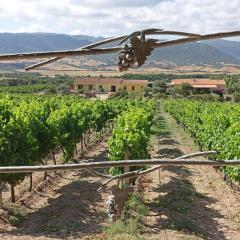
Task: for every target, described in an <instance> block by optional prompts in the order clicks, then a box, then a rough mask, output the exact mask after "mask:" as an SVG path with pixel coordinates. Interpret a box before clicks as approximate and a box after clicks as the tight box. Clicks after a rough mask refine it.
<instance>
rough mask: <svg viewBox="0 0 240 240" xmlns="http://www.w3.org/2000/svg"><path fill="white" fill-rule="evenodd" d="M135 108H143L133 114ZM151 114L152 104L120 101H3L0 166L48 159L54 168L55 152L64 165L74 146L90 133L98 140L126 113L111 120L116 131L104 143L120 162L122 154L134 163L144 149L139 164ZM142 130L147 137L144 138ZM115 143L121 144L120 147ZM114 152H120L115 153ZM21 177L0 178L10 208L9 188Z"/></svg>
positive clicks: (14, 97)
mask: <svg viewBox="0 0 240 240" xmlns="http://www.w3.org/2000/svg"><path fill="white" fill-rule="evenodd" d="M139 105H143V106H144V108H143V109H142V108H139V107H138V106H139ZM153 108H154V103H153V102H151V101H150V102H145V103H144V102H141V101H140V102H138V103H137V102H135V101H128V102H126V101H124V102H123V101H121V100H118V101H114V100H113V101H89V100H84V99H81V98H75V97H70V96H69V97H38V96H26V97H24V96H18V95H11V97H10V96H8V95H6V96H3V97H2V98H1V100H0V116H1V118H0V122H1V132H0V134H1V137H0V139H1V143H0V145H1V148H0V149H1V150H0V151H1V166H21V165H23V166H24V165H36V164H39V163H42V164H44V158H46V156H47V155H48V154H49V153H51V154H52V158H53V162H54V163H55V164H56V161H55V150H56V149H57V148H61V149H62V152H63V160H64V162H65V163H66V162H69V161H71V160H72V159H73V157H74V153H76V154H77V144H78V143H79V142H80V143H81V145H82V148H83V145H86V144H87V143H86V142H87V141H88V139H89V134H90V133H92V132H94V133H95V134H96V135H99V136H101V135H102V134H103V132H104V130H105V128H110V129H111V128H112V123H113V120H114V118H116V117H117V116H118V115H119V114H121V113H122V112H124V111H126V110H129V111H128V112H126V113H125V114H122V115H121V116H120V117H119V118H118V119H117V128H116V129H114V131H113V132H114V133H113V136H112V138H111V139H110V159H112V160H120V159H123V155H124V154H123V152H127V151H129V152H130V155H129V157H131V158H132V159H133V158H134V157H136V153H137V148H138V147H139V146H140V145H141V144H145V145H144V146H145V147H144V148H143V152H142V153H140V154H138V155H137V156H138V157H139V158H140V159H143V158H145V157H146V154H147V147H148V145H147V142H148V140H149V136H150V135H149V130H150V119H149V117H150V115H151V113H150V111H151V110H152V109H153ZM133 115H134V116H135V117H134V118H132V116H133ZM137 119H138V121H137ZM127 128H129V129H127ZM147 129H148V137H146V136H145V130H147ZM124 132H125V133H124ZM121 134H125V135H126V136H122V135H121ZM119 141H124V142H122V143H121V144H120V142H119ZM114 144H115V147H114ZM128 146H130V149H128ZM116 147H118V148H119V147H122V149H120V150H117V149H116ZM131 154H132V155H131ZM26 175H27V174H1V175H0V180H1V184H2V185H5V183H8V184H10V186H11V193H12V202H14V201H15V194H14V187H15V186H16V184H18V183H19V182H21V181H23V179H24V178H25V177H26Z"/></svg>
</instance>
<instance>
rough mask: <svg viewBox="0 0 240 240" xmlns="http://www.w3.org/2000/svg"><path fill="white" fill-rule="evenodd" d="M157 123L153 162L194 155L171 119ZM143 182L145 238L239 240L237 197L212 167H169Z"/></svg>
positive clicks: (165, 116)
mask: <svg viewBox="0 0 240 240" xmlns="http://www.w3.org/2000/svg"><path fill="white" fill-rule="evenodd" d="M161 121H162V122H161V124H162V127H163V128H165V134H164V136H163V137H162V138H160V139H157V141H159V147H158V146H157V145H155V150H154V154H155V156H152V157H162V158H172V159H173V158H175V157H178V156H180V155H183V154H186V153H191V152H194V151H196V150H197V149H196V147H195V146H194V143H193V141H192V140H191V138H190V137H189V136H187V134H186V133H185V132H184V131H183V130H182V129H181V128H179V127H178V126H177V124H176V122H175V121H174V120H173V119H172V117H170V116H169V115H168V114H166V113H163V116H162V120H161ZM159 176H160V178H159ZM148 178H149V179H150V181H151V184H150V185H149V186H148V187H147V192H146V196H147V202H148V206H149V208H150V214H149V216H147V217H146V224H147V225H148V226H149V232H148V233H146V234H145V235H144V239H151V240H153V239H156V240H157V239H166V240H167V239H169V240H170V239H171V240H172V239H216V240H220V239H232V240H239V239H240V196H239V194H238V193H234V192H233V191H232V190H231V189H230V187H228V186H227V185H226V184H225V182H224V181H223V180H222V179H221V178H220V176H219V174H218V173H217V172H215V170H214V169H213V168H212V167H191V166H189V167H174V166H171V167H170V166H169V167H164V168H163V169H162V170H161V171H160V175H159V173H158V172H153V173H152V174H151V175H149V176H148Z"/></svg>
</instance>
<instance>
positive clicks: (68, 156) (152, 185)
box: [0, 93, 240, 239]
mask: <svg viewBox="0 0 240 240" xmlns="http://www.w3.org/2000/svg"><path fill="white" fill-rule="evenodd" d="M159 106H161V108H159ZM160 109H163V111H161V110H160ZM165 111H167V112H168V113H170V114H171V115H172V116H173V117H174V118H175V119H176V122H177V123H178V124H179V125H180V126H181V128H183V129H185V130H186V132H188V133H190V135H191V137H192V139H194V141H195V143H196V144H197V145H198V146H199V148H200V150H202V151H207V150H215V151H217V155H212V156H211V159H212V160H218V159H223V160H224V159H230V160H231V159H232V160H233V159H239V157H240V154H239V132H240V125H239V118H240V108H239V105H237V104H228V103H212V102H208V103H204V102H200V101H189V100H164V101H163V102H161V103H160V104H159V103H157V102H156V101H155V100H149V99H144V100H139V99H138V100H134V99H121V98H120V99H111V100H103V101H100V100H88V99H85V98H82V97H77V96H38V95H29V94H21V95H20V94H4V93H2V94H1V98H0V124H1V131H0V134H1V135H0V154H1V155H0V156H1V157H0V162H1V166H39V165H42V166H46V167H47V166H48V165H49V164H50V165H53V166H54V165H56V164H64V165H63V166H69V165H72V164H73V163H74V164H76V165H77V164H79V163H80V164H85V165H87V164H95V161H98V162H101V161H104V160H110V161H112V162H111V163H116V161H119V160H135V161H138V162H139V161H140V160H146V161H148V162H149V161H150V159H154V158H160V159H161V158H162V159H170V161H172V162H174V160H175V162H177V160H178V162H180V164H181V161H182V160H183V159H184V157H182V156H183V155H185V154H187V153H192V152H193V151H195V152H196V150H193V149H189V146H186V145H188V144H189V142H188V143H187V144H185V146H184V147H183V146H180V143H181V144H183V140H181V137H179V136H178V135H176V136H175V135H174V134H176V133H175V131H179V130H177V123H176V122H175V123H174V120H173V118H171V117H170V115H169V114H168V113H166V112H165ZM168 115H169V116H168ZM174 124H175V125H176V126H174ZM177 134H179V133H177ZM91 139H95V140H96V143H94V142H92V141H91ZM94 144H96V145H94ZM91 145H93V146H92V147H93V148H92V147H91ZM102 148H104V153H105V154H106V156H104V155H102V151H103V149H102ZM84 149H85V152H84ZM84 154H85V155H84ZM88 155H90V156H91V157H90V158H89V157H88ZM190 155H192V154H190ZM196 156H197V155H196ZM95 158H96V159H95ZM92 159H95V160H93V162H91V161H92ZM136 159H138V160H136ZM118 163H119V162H118ZM57 166H59V165H57ZM92 166H93V165H92ZM103 169H104V170H103V171H100V170H101V169H100V168H99V169H97V170H94V168H89V169H88V173H89V175H87V174H86V175H85V174H83V173H82V170H76V169H75V170H74V171H73V173H70V171H65V172H64V173H63V174H61V175H58V174H57V173H56V172H55V173H54V172H53V174H52V175H47V172H46V171H45V177H44V179H42V178H41V179H42V180H40V177H39V176H38V175H34V174H35V173H34V174H33V177H35V178H37V180H35V182H34V183H33V177H32V173H7V174H6V173H5V174H0V181H1V189H0V190H1V195H3V200H4V201H3V202H2V207H3V210H6V209H7V212H8V215H9V216H10V219H11V218H13V219H14V222H17V223H18V222H20V220H18V219H21V217H16V215H17V216H18V215H19V213H18V212H17V214H15V215H14V214H13V213H14V211H16V210H12V209H13V208H14V207H12V206H17V205H18V204H19V202H21V204H20V209H22V208H23V205H22V202H24V204H27V205H28V206H30V209H34V208H36V210H30V212H31V214H33V215H34V216H35V217H36V218H34V217H33V218H32V217H31V214H29V215H27V217H25V216H24V217H22V218H23V219H25V221H23V224H20V228H21V229H25V228H26V226H28V225H31V227H30V229H29V231H32V233H31V234H32V235H33V236H35V235H34V234H35V232H38V233H39V230H38V228H39V226H41V229H44V230H42V231H40V232H41V234H43V235H44V236H45V235H46V236H48V235H51V234H52V235H51V238H52V237H53V239H58V234H60V233H59V232H61V229H65V228H66V229H67V230H66V231H67V233H65V232H64V233H63V235H62V237H63V238H64V237H66V236H71V234H73V233H74V234H79V235H77V236H78V237H80V236H81V237H82V235H81V234H83V236H85V235H84V231H86V232H87V231H88V230H87V229H88V228H89V227H90V228H91V226H90V225H91V224H93V226H94V228H95V229H98V230H96V231H95V230H94V233H97V234H100V235H97V237H96V238H94V237H93V238H91V237H90V238H88V236H87V237H86V239H141V238H138V237H139V236H140V235H139V234H140V233H141V232H144V236H145V237H146V239H148V236H150V235H151V234H153V235H154V234H156V233H154V231H152V230H146V229H145V228H143V225H148V224H150V225H148V227H149V226H151V224H152V225H154V224H155V223H153V221H159V224H160V226H158V228H159V229H160V231H162V230H161V228H163V229H164V228H166V229H167V231H169V229H170V230H171V231H175V232H174V234H173V235H171V234H172V233H171V231H170V232H168V236H169V239H181V238H182V239H184V237H186V236H191V235H192V234H193V235H196V236H197V237H200V238H199V239H207V238H206V236H210V238H209V239H223V238H222V237H223V235H222V234H221V233H216V232H217V231H218V228H217V226H216V224H215V221H210V222H206V224H205V222H204V221H203V219H205V218H206V217H208V214H209V208H207V207H201V206H199V205H198V204H199V203H200V202H201V201H203V199H205V200H204V201H207V200H206V199H207V198H205V195H204V194H205V193H204V191H207V192H208V194H212V195H213V197H215V198H217V199H220V198H221V197H220V196H221V194H222V193H221V191H220V190H221V180H220V178H219V176H218V175H216V172H215V171H214V169H213V168H212V167H207V171H206V167H205V168H204V167H203V169H201V167H200V168H198V170H196V168H195V167H191V166H190V167H185V166H184V167H183V166H174V164H173V166H165V167H164V166H160V167H159V166H155V167H150V166H149V165H147V164H146V165H145V164H143V165H140V164H137V166H133V165H131V166H129V167H125V166H113V167H105V168H103ZM153 170H154V171H155V172H153ZM156 170H158V172H157V171H156ZM221 170H222V171H223V172H224V174H228V175H229V176H230V177H231V178H233V179H234V180H237V181H239V178H240V170H239V168H237V167H230V166H228V167H222V168H221ZM129 171H130V172H132V175H131V173H130V174H129V173H127V172H129ZM196 171H198V173H197V174H196ZM76 173H77V174H76ZM133 173H135V175H134V174H133ZM140 173H144V176H142V177H140V175H138V174H140ZM145 173H147V174H145ZM124 174H125V175H124ZM126 174H129V175H128V176H129V178H127V179H125V177H123V176H127V175H126ZM196 175H197V176H196ZM198 175H199V176H198ZM206 175H207V176H206ZM59 176H60V177H59ZM79 176H81V178H80V177H79ZM130 176H131V177H130ZM132 176H133V177H132ZM192 176H194V178H196V179H197V180H196V179H195V180H196V182H200V184H199V185H196V182H195V180H194V179H192ZM27 177H30V178H29V179H30V185H31V189H29V190H30V191H31V193H29V195H28V196H27V197H26V198H23V197H22V195H21V198H18V197H16V196H17V195H16V193H15V189H16V188H17V189H19V188H20V187H21V184H26V179H28V178H27ZM120 177H121V178H120ZM210 178H211V179H214V181H213V180H212V181H211V184H213V185H214V190H213V189H209V185H208V182H207V181H208V179H210ZM47 179H48V180H47ZM99 179H101V181H100V180H99ZM104 179H105V180H106V181H105V182H104V181H103V180H104ZM206 179H207V180H206ZM113 180H117V181H113ZM36 181H39V183H36ZM44 181H47V183H48V182H51V185H50V186H49V185H48V184H46V183H45V184H46V186H47V187H46V186H45V185H44ZM62 182H64V184H66V185H64V187H62V185H61V184H62ZM59 183H61V184H59ZM27 184H29V182H27ZM34 184H36V188H34V187H32V185H34ZM39 184H40V186H41V187H38V185H39ZM42 184H43V186H45V187H42ZM107 185H108V187H106V186H107ZM68 186H72V187H71V188H70V189H71V190H69V189H68V190H67V191H66V193H64V191H65V190H64V188H65V187H66V188H68ZM116 186H117V189H118V190H117V191H120V192H121V193H124V194H125V193H126V192H127V191H128V190H129V186H131V189H133V191H134V192H133V193H131V194H130V195H127V196H128V198H127V200H124V201H125V202H126V204H125V207H123V208H122V210H121V211H122V212H120V213H122V215H121V219H120V218H119V216H120V215H119V212H118V210H116V209H115V208H114V207H116V204H115V201H117V199H115V198H114V197H113V195H111V194H110V197H111V198H109V191H110V189H115V187H116ZM8 187H9V188H8ZM32 188H33V189H34V190H33V191H32ZM39 188H40V189H41V190H40V193H39V192H38V189H39ZM48 188H50V190H49V189H48ZM6 189H9V190H10V191H9V192H10V200H11V202H12V203H14V202H16V203H15V204H13V205H10V206H11V207H8V202H7V201H6V195H7V193H6ZM54 189H56V192H55V191H54ZM62 191H63V192H62ZM111 191H115V190H111ZM111 191H110V192H111ZM225 191H226V193H227V194H228V195H229V196H230V200H229V203H226V202H222V204H225V206H227V207H226V208H225V209H226V210H227V209H230V210H231V215H230V216H229V218H231V222H229V223H228V224H229V225H234V224H235V220H232V219H234V218H235V215H234V217H233V213H232V212H236V213H237V211H235V210H234V211H233V209H235V208H236V209H238V198H235V195H233V194H232V192H231V189H225ZM45 192H46V193H51V195H49V196H48V197H47V199H45V200H44V203H41V204H40V203H39V205H38V204H37V202H38V198H39V199H40V198H46V197H45V195H47V194H46V193H45ZM59 192H60V199H58V197H56V196H59ZM17 193H18V191H17ZM43 193H44V194H43ZM112 194H113V192H112ZM35 195H36V196H35ZM43 195H44V196H43ZM99 196H101V198H100V197H99ZM116 196H117V195H116ZM129 196H130V197H129ZM62 197H63V198H64V199H65V200H64V201H63V200H62ZM125 197H126V196H125ZM55 198H56V199H55ZM19 199H20V200H19ZM53 199H55V200H54V201H53ZM106 200H107V204H108V205H107V206H108V210H109V211H108V216H107V215H104V217H103V216H102V215H101V211H102V209H103V208H104V209H105V208H106V206H105V205H104V206H103V204H105V202H106ZM48 201H50V202H51V204H47V205H46V202H47V203H48ZM221 201H225V199H223V200H221ZM114 204H115V205H114ZM209 204H210V202H209ZM36 205H37V207H36ZM86 205H89V206H91V210H90V208H89V209H87V210H86V209H85V206H86ZM190 205H191V206H190ZM206 205H207V203H206ZM24 206H25V205H24ZM76 206H77V208H76ZM117 206H118V205H117ZM17 208H18V207H17ZM41 208H43V210H42V209H41ZM120 208H121V207H120V205H119V209H120ZM9 209H10V210H9ZM24 209H26V208H25V207H24ZM49 209H50V210H49ZM56 209H57V212H58V213H54V214H53V217H49V214H50V215H51V214H52V212H54V211H56ZM92 209H94V210H92ZM40 210H41V211H43V212H44V214H46V215H47V216H48V218H47V219H46V218H45V217H43V218H41V216H42V213H41V214H40V215H39V213H38V211H40ZM230 210H229V211H230ZM28 211H29V210H28ZM105 211H106V209H105ZM149 211H150V213H149ZM198 211H200V212H202V214H203V215H204V216H201V214H200V216H199V219H200V218H201V220H199V221H200V222H197V221H198V219H196V220H195V216H197V215H198V214H199V212H198ZM70 213H71V214H70ZM148 213H149V215H148ZM76 214H79V215H76ZM85 214H89V216H86V215H85ZM221 214H222V216H223V217H224V219H228V215H227V214H229V213H228V212H226V213H225V212H222V213H221ZM56 215H57V216H58V217H56ZM3 216H5V218H4V217H2V218H3V219H5V221H6V222H7V221H8V220H6V219H8V217H6V213H5V215H4V214H3ZM90 216H91V220H89V223H88V224H87V223H86V218H88V219H90ZM116 216H118V218H119V219H118V220H117V221H116V222H115V219H116V218H115V217H116ZM28 217H29V219H28ZM108 217H110V219H112V220H113V223H112V224H109V223H107V226H108V227H107V228H106V230H102V229H101V230H99V228H100V225H101V224H102V222H103V223H104V224H106V223H105V222H106V221H107V219H108ZM52 218H53V219H54V221H56V222H52ZM65 218H66V221H65ZM122 218H123V219H122ZM56 219H59V220H56ZM76 219H78V221H80V222H81V224H80V223H79V222H77V220H76ZM98 219H101V220H98ZM146 219H147V222H148V224H147V223H146ZM183 219H187V221H188V222H184V221H185V220H184V221H183ZM219 219H220V220H222V219H223V218H220V217H219ZM0 221H1V218H0ZM11 221H12V220H11ZM91 221H92V222H93V223H92V222H91ZM98 221H99V222H98ZM229 221H230V220H229ZM58 222H59V223H58ZM72 222H73V223H72ZM100 222H101V223H100ZM5 224H6V223H5ZM18 224H19V223H18ZM49 224H50V225H49ZM72 224H73V225H72ZM89 224H90V225H89ZM199 224H200V225H201V227H199ZM85 225H86V226H85ZM16 226H18V225H17V224H16ZM84 226H85V228H84ZM234 226H235V225H234ZM105 227H106V226H105ZM82 228H84V229H82ZM201 228H203V229H205V230H201ZM231 228H232V229H233V228H234V227H233V226H231ZM21 231H23V230H21ZM24 231H25V230H24ZM64 231H65V230H64ZM148 231H149V232H150V233H149V232H148ZM164 231H165V230H164ZM233 231H235V229H234V230H233ZM102 232H104V233H102ZM105 232H107V234H108V235H107V237H106V236H105ZM236 232H237V231H236ZM183 233H184V234H185V235H184V234H183ZM64 234H67V235H64ZM68 234H69V235H68ZM102 234H103V235H102ZM116 234H117V235H116ZM119 234H120V238H118V237H116V238H115V235H116V236H118V235H119ZM121 234H122V235H121ZM124 234H127V235H126V238H124V236H125V235H124ZM161 234H163V233H161ZM161 234H160V235H159V236H158V235H157V236H156V239H159V238H160V239H161V238H162V237H164V236H165V235H164V234H165V233H164V234H163V235H161ZM214 234H217V235H216V236H217V237H216V238H211V237H212V236H215V235H214ZM130 236H131V237H130ZM136 236H137V237H136ZM237 236H239V235H237ZM24 237H25V235H23V238H20V239H24ZM81 237H80V239H81ZM98 237H99V238H98ZM135 237H136V238H135ZM237 238H238V237H237ZM237 238H232V239H237ZM3 239H11V237H10V235H6V238H3ZM29 239H32V238H29ZM46 239H48V238H46ZM83 239H85V238H83ZM143 239H145V238H143ZM149 239H152V238H151V237H149ZM154 239H155V238H154ZM163 239H164V238H163ZM189 239H191V238H189ZM192 239H195V238H192ZM229 239H231V238H229Z"/></svg>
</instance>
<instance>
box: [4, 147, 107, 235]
mask: <svg viewBox="0 0 240 240" xmlns="http://www.w3.org/2000/svg"><path fill="white" fill-rule="evenodd" d="M106 156H107V151H106V149H105V150H101V151H98V152H97V153H96V154H95V155H94V154H93V156H91V157H86V158H85V159H86V160H88V161H90V162H91V161H100V159H101V160H102V161H103V160H106ZM90 176H91V175H90V173H88V172H85V171H81V172H76V174H75V175H74V178H73V179H74V180H72V179H69V178H63V179H65V180H66V181H68V182H70V183H69V184H67V185H65V186H63V187H61V188H60V189H58V190H56V194H59V193H60V196H59V197H57V198H54V196H52V198H49V196H48V195H47V193H45V192H44V191H43V192H37V194H38V196H39V199H41V198H42V197H43V198H45V199H48V205H47V206H45V207H43V208H41V209H39V210H38V211H36V212H34V213H29V214H27V216H26V219H25V220H23V221H22V222H21V223H20V224H18V225H17V229H16V230H14V231H11V232H7V234H8V235H9V236H10V235H12V236H14V237H16V236H19V237H20V236H26V235H28V237H29V236H30V237H32V238H33V239H34V237H50V238H51V237H52V238H58V239H65V238H67V237H69V236H74V237H76V238H81V236H83V235H92V234H98V233H101V232H102V226H101V223H104V222H105V221H106V219H107V214H106V212H105V209H104V208H103V209H99V207H98V208H97V203H98V204H99V203H101V202H103V205H104V201H105V199H104V200H103V199H102V196H101V194H100V193H99V192H97V189H98V188H99V187H100V183H98V182H97V181H96V180H98V179H94V178H89V177H90ZM75 179H76V180H75ZM71 181H72V182H71Z"/></svg>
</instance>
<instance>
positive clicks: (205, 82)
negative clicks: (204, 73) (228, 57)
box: [171, 78, 226, 88]
mask: <svg viewBox="0 0 240 240" xmlns="http://www.w3.org/2000/svg"><path fill="white" fill-rule="evenodd" d="M183 83H188V84H190V85H192V86H193V87H195V86H196V87H204V86H203V85H206V87H207V88H208V87H209V86H210V85H212V86H214V85H226V83H225V81H224V80H214V79H213V80H211V79H203V78H201V79H173V80H172V82H171V85H178V84H183ZM201 85H202V86H201Z"/></svg>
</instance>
